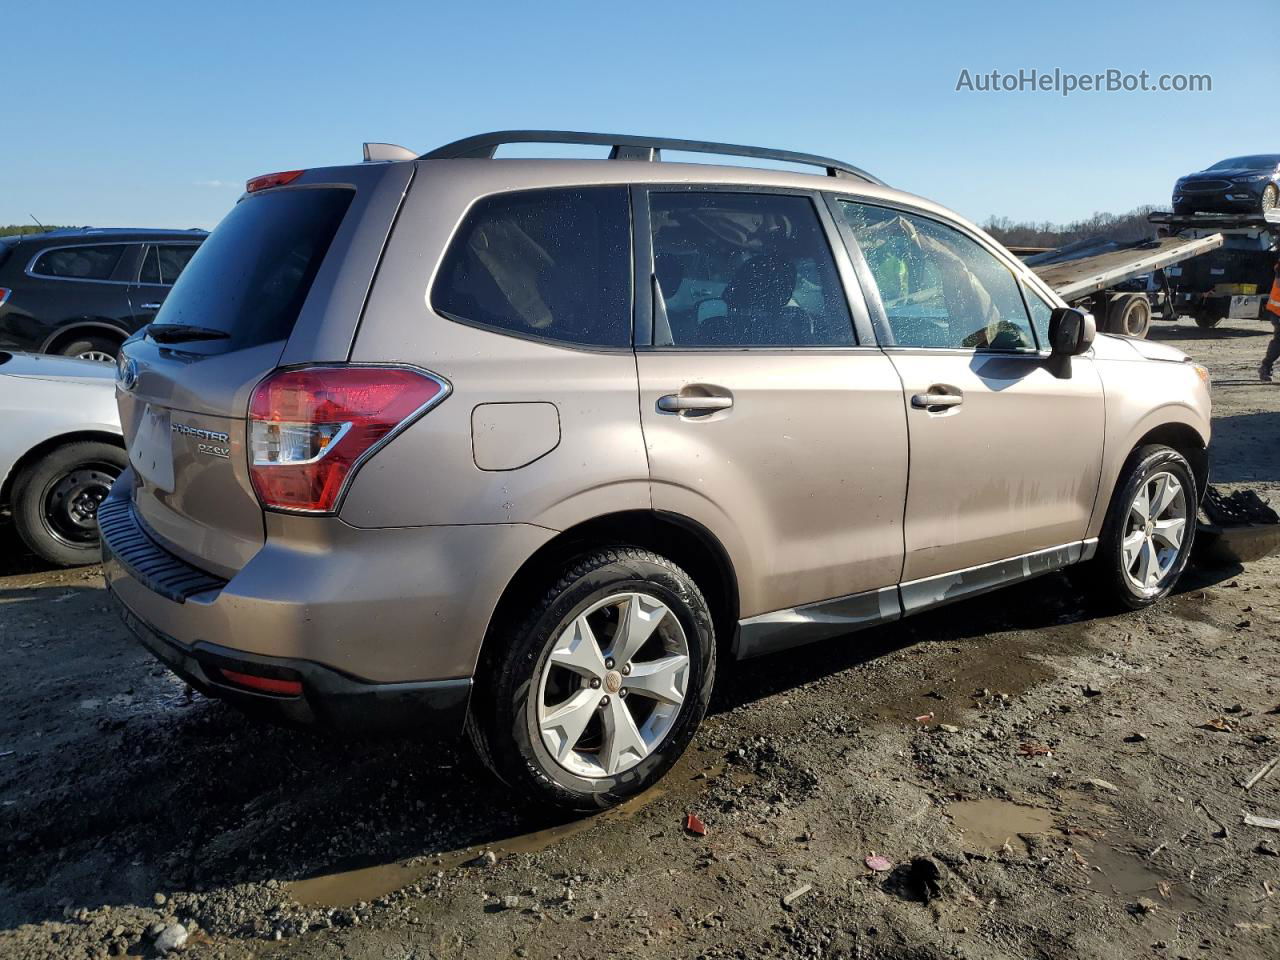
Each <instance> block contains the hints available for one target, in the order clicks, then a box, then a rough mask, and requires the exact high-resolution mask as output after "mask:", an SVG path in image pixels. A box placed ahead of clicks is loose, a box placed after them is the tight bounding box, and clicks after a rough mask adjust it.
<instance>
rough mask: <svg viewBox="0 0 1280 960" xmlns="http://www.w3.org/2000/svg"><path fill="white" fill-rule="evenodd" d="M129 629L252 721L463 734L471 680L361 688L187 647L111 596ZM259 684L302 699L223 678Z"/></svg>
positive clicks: (210, 648)
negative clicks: (296, 691)
mask: <svg viewBox="0 0 1280 960" xmlns="http://www.w3.org/2000/svg"><path fill="white" fill-rule="evenodd" d="M108 593H109V595H110V596H111V598H112V600H114V601H115V605H116V608H117V610H118V612H119V614H120V617H121V619H122V620H124V622H125V625H126V626H128V627H129V629H130V630H131V631H132V632H133V635H134V636H135V637H137V638H138V641H139V642H140V643H141V644H142V645H143V646H144V647H146V648H147V649H148V650H150V651H151V653H152V654H154V655H155V656H156V658H157V659H159V660H160V661H161V662H163V663H164V664H165V665H166V666H167V667H168V668H169V669H170V670H172V671H173V672H174V673H176V674H177V675H178V676H179V677H181V678H182V679H183V680H185V681H186V682H187V683H189V684H191V686H193V687H195V688H196V689H197V690H199V691H200V692H201V693H203V694H205V695H206V696H210V697H217V698H218V699H221V700H225V701H227V702H228V703H231V704H234V705H235V706H236V707H238V708H240V709H241V710H243V711H245V712H246V713H249V714H252V715H254V716H258V717H262V718H263V719H267V720H271V721H273V722H276V723H282V724H287V725H290V726H321V727H325V728H327V729H330V730H333V731H335V732H337V733H341V734H344V735H350V736H372V735H378V734H411V733H412V734H421V735H424V736H438V737H452V736H457V735H458V734H460V733H461V732H462V725H463V722H464V721H465V719H466V716H467V702H468V700H469V698H470V696H471V680H470V679H461V680H427V681H420V682H416V683H363V682H361V681H359V680H356V679H353V678H352V677H348V676H345V675H344V674H341V673H339V672H338V671H336V670H330V669H329V668H328V667H323V666H321V665H320V664H317V663H309V662H308V661H305V660H290V659H286V658H281V657H264V656H261V655H256V654H249V653H245V652H243V651H241V650H231V649H228V648H226V647H220V646H217V645H216V644H212V643H197V644H195V645H193V646H190V647H186V646H184V645H182V644H181V643H179V642H178V641H177V640H175V639H174V638H173V637H167V636H165V635H164V634H162V633H159V632H158V631H156V630H155V629H153V628H152V627H151V626H150V625H148V624H147V623H145V622H143V620H142V619H140V618H139V617H138V616H137V614H135V613H134V612H133V611H132V610H130V609H129V608H128V607H127V606H126V605H125V604H124V603H123V602H122V601H121V600H120V598H119V596H118V595H116V593H115V592H114V591H113V590H110V589H108ZM224 669H225V670H234V671H238V672H241V673H250V674H253V675H256V676H276V677H288V678H291V679H292V678H297V679H299V680H300V681H301V682H302V691H303V692H302V695H301V696H295V697H284V696H272V695H269V694H260V693H254V692H252V691H249V690H242V689H240V688H238V687H234V686H231V685H230V684H228V683H226V682H225V681H224V680H223V677H222V672H221V671H222V670H224Z"/></svg>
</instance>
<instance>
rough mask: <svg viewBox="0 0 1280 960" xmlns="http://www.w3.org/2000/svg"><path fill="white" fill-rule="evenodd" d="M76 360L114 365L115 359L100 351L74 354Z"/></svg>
mask: <svg viewBox="0 0 1280 960" xmlns="http://www.w3.org/2000/svg"><path fill="white" fill-rule="evenodd" d="M76 359H77V360H92V361H93V362H94V363H115V362H116V358H115V357H113V356H111V354H109V353H105V352H104V351H102V350H85V351H84V352H83V353H77V354H76Z"/></svg>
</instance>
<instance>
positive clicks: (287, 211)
mask: <svg viewBox="0 0 1280 960" xmlns="http://www.w3.org/2000/svg"><path fill="white" fill-rule="evenodd" d="M352 196H353V194H352V192H351V191H350V190H276V191H271V192H268V193H263V194H260V195H258V196H250V197H247V198H246V199H244V200H241V201H240V202H239V203H238V204H236V206H235V208H234V209H233V210H232V211H231V212H230V213H229V214H227V215H226V217H225V218H224V219H223V221H222V222H221V223H220V224H218V227H217V229H216V230H214V231H213V233H211V234H210V235H209V238H208V239H207V240H205V241H204V243H203V244H201V246H200V247H199V254H198V256H195V257H193V258H192V260H191V263H190V265H189V266H188V267H187V269H186V270H184V271H182V276H181V277H179V278H178V282H177V283H176V284H174V286H173V290H172V291H171V292H170V294H169V296H168V297H167V298H166V299H165V301H164V306H163V307H162V308H161V309H160V313H159V314H157V316H156V325H157V326H163V325H166V324H177V325H183V326H196V327H209V328H212V329H214V330H221V331H223V332H225V333H229V334H231V339H230V340H229V341H227V344H228V346H232V347H248V346H256V345H258V344H261V343H271V342H273V341H275V340H283V339H285V338H286V337H288V336H289V334H290V333H291V332H292V330H293V325H294V323H296V322H297V319H298V312H299V311H300V310H301V309H302V303H303V301H304V300H305V299H306V297H307V291H308V290H310V289H311V281H312V280H314V279H315V275H316V272H317V271H318V270H319V269H320V264H321V263H322V262H323V260H324V256H325V253H326V252H327V251H328V249H329V244H330V243H332V242H333V235H334V234H335V233H336V232H337V231H338V226H339V225H340V224H341V223H342V218H343V216H344V215H345V214H346V212H347V207H349V206H350V205H351V198H352Z"/></svg>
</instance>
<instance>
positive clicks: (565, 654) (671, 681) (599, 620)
mask: <svg viewBox="0 0 1280 960" xmlns="http://www.w3.org/2000/svg"><path fill="white" fill-rule="evenodd" d="M689 668H690V661H689V642H688V638H687V637H686V636H685V632H684V628H683V627H682V626H681V624H680V621H679V619H678V618H677V617H676V616H675V614H674V613H672V611H671V609H670V608H669V607H668V606H667V605H666V604H665V603H663V602H662V601H661V600H659V599H657V598H656V597H653V596H651V595H649V594H645V593H634V592H628V593H618V594H614V595H612V596H609V597H606V598H605V599H603V600H599V601H597V602H595V603H593V604H592V605H591V606H590V607H588V608H587V609H586V610H585V611H583V612H582V613H580V614H578V616H576V617H575V618H574V619H573V620H572V621H571V622H570V623H569V624H568V626H566V627H565V628H564V629H563V630H562V631H561V632H560V635H559V636H558V637H556V639H555V642H554V645H553V646H552V649H551V652H550V655H549V656H548V657H547V660H546V663H545V664H544V666H543V668H542V673H541V676H540V677H539V678H538V686H537V690H538V697H537V704H536V711H537V717H536V719H537V724H538V732H539V734H540V735H541V737H542V742H543V744H544V745H545V747H546V748H547V750H548V751H549V752H550V753H551V756H552V757H554V758H555V761H556V762H557V763H558V764H560V766H562V767H564V768H565V769H566V770H568V771H569V772H570V773H573V774H576V775H577V776H580V777H586V778H590V779H597V778H600V777H612V776H616V775H617V774H619V773H623V772H624V771H626V770H629V769H631V768H632V767H634V766H635V765H636V764H638V763H640V762H641V761H642V760H644V759H645V758H646V757H647V756H649V755H650V754H651V753H653V751H654V750H655V749H657V747H658V746H659V745H660V744H661V743H662V741H663V740H664V739H665V738H666V736H667V734H668V733H670V732H671V729H672V727H673V726H674V725H675V722H676V718H677V717H678V716H679V714H680V707H681V704H683V703H684V699H685V695H686V694H687V692H688V685H689Z"/></svg>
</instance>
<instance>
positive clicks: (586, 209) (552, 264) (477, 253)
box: [431, 187, 631, 347]
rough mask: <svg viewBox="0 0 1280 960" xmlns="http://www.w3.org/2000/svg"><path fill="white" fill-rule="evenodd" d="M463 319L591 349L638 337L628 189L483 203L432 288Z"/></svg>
mask: <svg viewBox="0 0 1280 960" xmlns="http://www.w3.org/2000/svg"><path fill="white" fill-rule="evenodd" d="M431 305H432V307H433V309H435V310H436V311H437V312H438V313H440V314H443V315H444V316H446V317H449V318H450V319H452V320H457V321H461V322H463V323H471V324H476V325H477V326H482V327H491V328H494V329H496V330H499V331H502V332H508V333H514V334H519V335H522V336H530V337H539V338H543V339H547V340H555V341H560V342H564V343H571V344H582V345H586V346H605V347H625V346H628V345H630V343H631V219H630V208H629V205H628V200H627V193H626V191H625V190H624V189H622V188H621V187H581V188H572V189H549V190H530V191H522V192H519V193H506V194H498V195H496V196H492V197H487V198H485V199H483V200H481V201H479V202H478V203H477V204H476V205H475V206H474V207H473V208H472V210H471V212H470V213H469V214H468V215H467V218H466V220H465V221H464V222H463V224H462V226H461V228H460V229H459V230H458V232H457V234H456V235H455V236H454V239H453V241H452V243H451V244H450V245H449V249H448V250H447V251H446V252H445V255H444V260H443V261H442V263H441V265H440V272H439V275H438V277H437V279H436V282H435V285H434V287H433V288H432V291H431Z"/></svg>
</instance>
